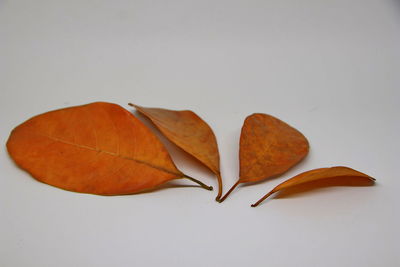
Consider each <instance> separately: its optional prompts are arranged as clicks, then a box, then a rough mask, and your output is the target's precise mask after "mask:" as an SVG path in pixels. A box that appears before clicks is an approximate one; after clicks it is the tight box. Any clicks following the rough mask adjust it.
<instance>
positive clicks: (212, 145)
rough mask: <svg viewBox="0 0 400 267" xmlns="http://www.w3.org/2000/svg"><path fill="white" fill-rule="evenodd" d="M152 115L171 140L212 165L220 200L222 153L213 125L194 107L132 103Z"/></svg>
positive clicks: (155, 122)
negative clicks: (195, 111) (150, 106)
mask: <svg viewBox="0 0 400 267" xmlns="http://www.w3.org/2000/svg"><path fill="white" fill-rule="evenodd" d="M129 105H130V106H133V107H135V108H136V109H137V110H138V111H139V112H141V113H142V114H144V115H145V116H146V117H148V118H149V119H150V120H151V121H152V122H153V123H154V124H155V125H156V126H157V128H158V129H159V130H160V131H161V132H162V133H163V134H164V135H165V136H166V137H167V138H168V139H169V140H171V142H173V143H174V144H176V145H177V146H178V147H180V148H182V149H183V150H184V151H186V152H187V153H189V154H190V155H192V156H193V157H195V158H196V159H197V160H199V161H200V162H201V163H203V164H204V165H205V166H206V167H208V168H209V169H210V170H211V171H212V172H213V173H214V174H215V175H216V176H217V179H218V195H217V198H216V199H217V200H218V199H219V198H220V197H221V194H222V179H221V172H220V168H219V153H218V145H217V140H216V138H215V135H214V133H213V131H212V129H211V128H210V126H209V125H208V124H207V123H206V122H205V121H204V120H202V119H201V118H200V117H199V116H198V115H197V114H196V113H194V112H193V111H190V110H183V111H175V110H168V109H161V108H145V107H141V106H137V105H134V104H131V103H129Z"/></svg>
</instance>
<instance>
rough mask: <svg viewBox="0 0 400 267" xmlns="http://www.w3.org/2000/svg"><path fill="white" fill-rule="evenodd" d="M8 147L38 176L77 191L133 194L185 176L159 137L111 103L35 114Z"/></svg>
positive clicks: (14, 135) (24, 124) (103, 193)
mask: <svg viewBox="0 0 400 267" xmlns="http://www.w3.org/2000/svg"><path fill="white" fill-rule="evenodd" d="M7 148H8V152H9V154H10V155H11V157H12V158H13V159H14V161H15V162H16V163H17V165H18V166H20V167H21V168H22V169H24V170H26V171H27V172H29V173H30V174H31V175H32V176H33V177H34V178H36V179H37V180H39V181H41V182H43V183H46V184H50V185H53V186H56V187H59V188H63V189H66V190H70V191H75V192H82V193H92V194H100V195H119V194H131V193H137V192H140V191H143V190H148V189H150V188H154V187H156V186H158V185H160V184H163V183H165V182H167V181H169V180H172V179H177V178H184V174H183V173H182V172H181V171H179V170H178V169H177V168H176V166H175V164H174V163H173V161H172V160H171V157H170V155H169V153H168V152H167V150H166V149H165V147H164V145H163V144H162V143H161V142H160V141H159V140H158V138H157V137H156V136H155V135H154V134H153V133H152V132H151V131H150V130H149V129H148V128H147V127H146V126H144V125H143V123H142V122H140V121H139V120H138V119H137V118H135V117H134V116H133V115H132V114H131V113H130V112H128V111H127V110H125V109H123V108H122V107H120V106H118V105H116V104H111V103H104V102H96V103H92V104H87V105H83V106H76V107H70V108H64V109H60V110H55V111H50V112H47V113H44V114H41V115H38V116H35V117H33V118H31V119H29V120H27V121H26V122H24V123H22V124H21V125H19V126H17V127H16V128H15V129H14V130H13V131H12V133H11V135H10V137H9V139H8V141H7Z"/></svg>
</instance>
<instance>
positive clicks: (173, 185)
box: [131, 182, 205, 195]
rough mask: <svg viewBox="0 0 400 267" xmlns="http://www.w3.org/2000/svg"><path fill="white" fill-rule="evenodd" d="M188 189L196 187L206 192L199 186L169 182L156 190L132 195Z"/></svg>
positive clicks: (152, 189)
mask: <svg viewBox="0 0 400 267" xmlns="http://www.w3.org/2000/svg"><path fill="white" fill-rule="evenodd" d="M188 187H192V188H193V187H194V188H196V187H197V188H200V189H202V190H205V189H204V188H202V187H201V186H199V185H185V184H179V183H174V182H168V183H164V184H162V185H159V186H157V187H155V188H151V189H147V190H143V191H140V192H137V193H134V194H131V195H139V194H149V193H156V192H158V191H161V190H165V189H171V188H188Z"/></svg>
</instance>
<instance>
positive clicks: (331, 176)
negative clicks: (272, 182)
mask: <svg viewBox="0 0 400 267" xmlns="http://www.w3.org/2000/svg"><path fill="white" fill-rule="evenodd" d="M374 181H375V179H374V178H372V177H370V176H368V175H366V174H364V173H362V172H359V171H356V170H353V169H351V168H348V167H341V166H339V167H331V168H320V169H314V170H311V171H307V172H303V173H301V174H298V175H296V176H295V177H293V178H290V179H288V180H286V181H285V182H283V183H281V184H279V185H277V186H276V187H275V188H274V189H272V190H271V191H270V192H269V193H268V194H266V195H265V196H263V197H262V198H261V199H260V200H259V201H257V202H256V203H254V204H253V205H251V206H252V207H257V206H258V205H259V204H260V203H261V202H263V201H264V200H265V199H266V198H267V197H269V196H270V195H272V194H273V193H275V192H278V191H281V190H285V191H288V190H290V189H298V190H299V188H300V187H301V186H302V187H303V188H301V189H300V190H302V191H308V190H311V189H314V188H318V187H326V186H344V185H348V186H357V185H359V186H366V185H373V184H374ZM292 192H295V191H292Z"/></svg>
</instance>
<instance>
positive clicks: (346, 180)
mask: <svg viewBox="0 0 400 267" xmlns="http://www.w3.org/2000/svg"><path fill="white" fill-rule="evenodd" d="M374 184H375V182H374V181H372V180H367V179H365V178H362V177H341V178H327V179H323V180H319V181H313V182H309V183H305V184H300V185H297V186H294V187H292V188H288V189H284V190H282V191H279V192H277V193H276V195H275V197H274V198H294V197H299V196H301V195H303V194H306V193H307V194H309V193H310V191H313V192H312V193H316V192H318V191H325V190H326V188H327V187H338V186H352V187H353V186H357V187H359V186H361V187H365V186H373V185H374ZM332 189H333V188H332Z"/></svg>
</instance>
